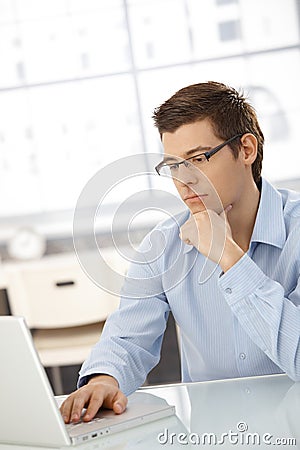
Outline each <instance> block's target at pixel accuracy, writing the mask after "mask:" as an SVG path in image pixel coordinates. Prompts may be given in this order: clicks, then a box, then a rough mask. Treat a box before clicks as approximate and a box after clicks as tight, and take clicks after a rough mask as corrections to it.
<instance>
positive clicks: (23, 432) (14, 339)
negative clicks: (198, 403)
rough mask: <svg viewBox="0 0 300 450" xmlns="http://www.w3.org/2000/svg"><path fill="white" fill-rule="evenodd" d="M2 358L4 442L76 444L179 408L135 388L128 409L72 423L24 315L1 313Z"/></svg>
mask: <svg viewBox="0 0 300 450" xmlns="http://www.w3.org/2000/svg"><path fill="white" fill-rule="evenodd" d="M0 361H1V372H0V402H1V412H0V424H1V426H0V443H6V444H25V445H35V446H47V447H60V446H63V445H76V444H81V443H83V442H88V441H91V440H95V438H99V437H102V436H108V435H110V434H112V433H116V432H119V431H123V430H127V429H129V428H132V427H135V426H137V425H141V424H144V423H148V422H152V421H154V420H158V419H161V418H164V417H168V416H170V415H173V414H174V413H175V407H174V406H170V405H169V404H168V403H167V402H166V401H165V400H164V399H161V398H159V397H156V396H155V395H152V394H149V393H145V392H135V393H134V394H132V395H130V396H129V397H128V406H127V409H126V411H125V412H124V413H123V414H120V415H117V414H115V413H114V412H113V411H111V410H105V409H100V410H99V411H98V414H97V415H96V417H95V419H93V420H92V421H91V422H85V423H83V422H79V423H78V424H67V425H66V424H65V423H64V421H63V419H62V417H61V414H60V411H59V408H58V403H61V398H57V400H58V402H57V401H56V399H55V397H54V395H53V392H52V389H51V386H50V384H49V381H48V378H47V375H46V373H45V371H44V368H43V366H42V364H41V362H40V360H39V357H38V355H37V352H36V350H35V348H34V345H33V341H32V337H31V333H30V331H29V329H28V327H27V325H26V322H25V320H24V319H23V318H22V317H15V316H2V317H0Z"/></svg>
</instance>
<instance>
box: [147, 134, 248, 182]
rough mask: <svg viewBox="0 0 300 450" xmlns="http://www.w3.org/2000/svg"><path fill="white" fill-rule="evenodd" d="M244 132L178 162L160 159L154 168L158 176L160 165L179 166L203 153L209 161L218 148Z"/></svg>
mask: <svg viewBox="0 0 300 450" xmlns="http://www.w3.org/2000/svg"><path fill="white" fill-rule="evenodd" d="M244 134H246V133H239V134H236V135H235V136H233V137H232V138H230V139H227V141H225V142H223V143H222V144H219V145H217V146H216V147H214V148H212V149H211V150H209V151H208V152H202V153H197V155H193V156H190V157H189V158H186V159H183V160H182V161H180V162H176V163H166V162H164V161H161V162H160V163H159V164H157V166H155V170H156V172H157V174H158V175H159V176H161V175H160V173H159V171H160V169H161V168H162V167H165V166H172V165H173V164H177V165H178V166H179V165H181V164H185V163H186V162H187V161H189V160H190V159H193V158H197V157H199V156H201V155H204V156H205V158H206V161H209V160H210V158H211V157H212V156H213V155H215V154H216V153H217V152H218V151H219V150H221V149H222V148H223V147H225V146H226V145H228V144H230V143H231V142H232V141H234V140H235V139H237V138H240V137H242V136H244Z"/></svg>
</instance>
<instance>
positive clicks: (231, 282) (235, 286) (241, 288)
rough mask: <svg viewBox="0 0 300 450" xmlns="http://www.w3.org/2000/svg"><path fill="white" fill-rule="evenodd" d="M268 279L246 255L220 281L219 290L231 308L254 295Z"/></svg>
mask: <svg viewBox="0 0 300 450" xmlns="http://www.w3.org/2000/svg"><path fill="white" fill-rule="evenodd" d="M267 279H268V277H267V276H266V275H265V274H264V273H263V271H262V270H261V269H260V268H259V267H258V266H257V264H256V263H255V262H254V261H253V260H252V259H251V258H250V257H249V256H248V255H247V253H246V254H245V255H243V256H242V258H241V259H239V260H238V262H237V263H236V264H234V265H233V266H232V267H231V268H230V269H229V270H228V271H227V272H225V273H224V274H223V275H222V276H221V277H220V278H219V280H218V281H219V288H220V289H221V291H222V293H223V295H224V297H225V299H226V301H227V303H228V304H229V306H230V305H233V304H234V303H236V302H238V301H239V300H241V299H242V298H245V297H248V296H249V295H250V294H253V292H254V291H255V290H256V289H257V288H259V287H260V286H261V285H262V284H263V283H264V282H265V281H266V280H267Z"/></svg>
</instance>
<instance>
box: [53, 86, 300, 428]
mask: <svg viewBox="0 0 300 450" xmlns="http://www.w3.org/2000/svg"><path fill="white" fill-rule="evenodd" d="M154 120H155V125H156V126H157V128H158V130H159V133H160V135H161V139H162V143H163V146H164V151H165V155H164V160H163V161H162V163H160V164H159V165H158V166H157V168H156V169H157V172H158V173H159V174H160V175H164V174H168V175H169V176H171V177H172V179H173V181H174V183H175V186H176V188H177V190H178V192H179V195H180V196H181V198H182V199H183V201H184V202H185V203H186V205H187V207H188V210H187V212H185V213H184V214H182V215H181V216H179V217H177V218H176V220H171V219H170V220H168V221H166V222H164V223H163V224H160V225H158V226H157V227H156V228H155V230H154V231H153V232H151V233H150V234H149V235H148V236H147V237H146V238H145V240H144V242H143V243H142V245H141V247H140V252H141V253H143V254H144V255H145V257H144V262H143V263H141V264H133V265H132V266H131V269H130V270H129V273H128V280H127V281H126V282H125V285H124V289H123V296H122V298H121V303H120V309H119V310H118V311H116V312H115V313H114V314H113V315H112V316H111V317H110V318H109V319H108V321H107V323H106V326H105V330H104V332H103V334H102V336H101V339H100V341H99V342H98V344H97V345H96V346H95V347H94V348H93V349H92V352H91V355H90V357H89V358H88V360H87V361H86V362H85V363H84V364H83V367H82V370H81V374H80V379H79V386H80V388H79V389H78V390H77V391H76V392H74V393H73V394H71V395H70V396H69V397H68V399H67V400H66V401H65V402H64V404H63V406H62V408H61V412H62V414H63V416H64V419H65V421H66V422H69V421H77V420H78V419H79V416H80V413H81V410H82V408H83V407H84V406H87V411H86V414H85V417H84V420H91V418H92V417H93V416H94V415H95V413H96V412H97V410H98V408H99V407H100V406H101V405H102V404H103V405H104V406H105V407H108V408H112V409H113V410H114V411H115V412H116V413H121V412H123V411H124V409H125V408H126V402H127V399H126V395H128V394H130V393H131V392H133V391H134V390H136V389H137V388H138V387H139V386H140V385H141V384H142V383H143V382H144V380H145V378H146V376H147V373H148V372H149V371H150V370H151V368H152V367H154V366H155V365H156V364H157V362H158V360H159V354H160V347H161V342H162V337H163V333H164V331H165V326H166V319H167V317H168V313H169V311H170V310H171V311H172V313H173V315H174V317H175V320H176V321H177V323H178V325H179V328H180V333H181V365H182V380H183V381H199V380H211V379H221V378H231V377H243V376H252V375H263V374H272V373H282V372H286V373H287V374H288V375H289V376H290V377H291V378H292V379H293V380H300V350H299V349H300V347H299V337H300V309H299V304H300V282H299V274H300V194H297V193H295V192H291V191H287V190H282V191H278V190H276V189H274V187H272V186H271V185H270V184H269V183H268V182H267V181H266V180H264V179H261V163H262V158H263V143H264V137H263V133H262V132H261V129H260V127H259V124H258V121H257V117H256V114H255V111H254V109H253V108H252V107H251V106H250V105H249V103H248V102H247V101H246V100H245V99H244V98H243V96H241V95H240V94H239V93H238V92H236V91H235V90H234V89H232V88H229V87H227V86H225V85H224V84H221V83H215V82H208V83H200V84H195V85H192V86H188V87H186V88H183V89H181V90H180V91H178V92H177V93H176V94H175V95H173V96H172V97H171V98H170V99H169V100H167V101H166V102H165V103H164V104H162V105H161V106H160V107H159V108H157V109H156V110H155V113H154ZM162 247H163V251H161V249H162ZM149 248H151V249H152V251H151V252H150V253H151V255H150V254H149ZM153 252H154V253H153ZM153 255H154V256H153ZM150 256H151V257H150ZM134 280H135V281H134ZM139 280H143V282H140V281H139Z"/></svg>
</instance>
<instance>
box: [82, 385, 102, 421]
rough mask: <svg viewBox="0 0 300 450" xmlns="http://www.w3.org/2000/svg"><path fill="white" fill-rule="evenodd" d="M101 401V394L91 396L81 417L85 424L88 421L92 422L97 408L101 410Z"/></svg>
mask: <svg viewBox="0 0 300 450" xmlns="http://www.w3.org/2000/svg"><path fill="white" fill-rule="evenodd" d="M103 400H104V395H103V394H101V393H99V392H97V393H93V394H92V396H91V398H90V401H89V404H88V407H87V410H86V412H85V414H84V416H83V420H84V421H85V422H88V421H89V420H92V419H93V418H94V417H95V415H96V414H97V412H98V410H99V408H101V406H102V404H103Z"/></svg>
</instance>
